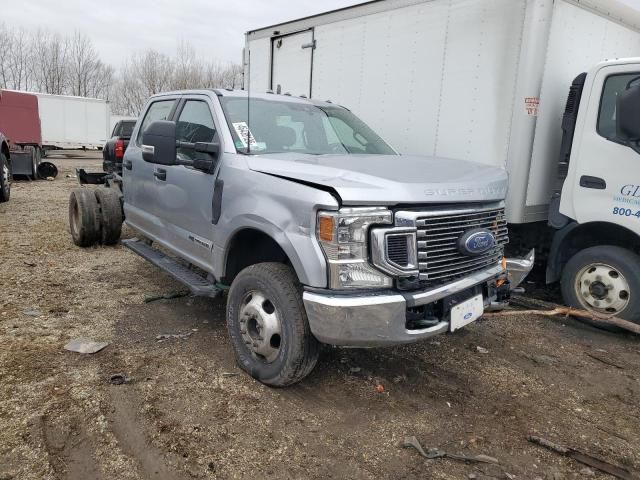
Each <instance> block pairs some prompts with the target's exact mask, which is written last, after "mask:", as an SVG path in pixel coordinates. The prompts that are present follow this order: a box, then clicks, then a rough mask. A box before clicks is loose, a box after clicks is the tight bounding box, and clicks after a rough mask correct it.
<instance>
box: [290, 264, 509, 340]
mask: <svg viewBox="0 0 640 480" xmlns="http://www.w3.org/2000/svg"><path fill="white" fill-rule="evenodd" d="M504 276H505V271H504V269H503V268H502V266H501V265H496V266H494V267H491V268H488V269H486V270H482V271H480V272H477V273H474V274H473V275H469V276H468V277H465V278H462V279H460V280H457V281H455V282H451V283H448V284H446V285H442V286H439V287H436V288H432V289H429V290H425V291H422V292H410V293H388V292H385V293H378V294H361V295H335V294H331V293H324V292H322V293H317V292H311V291H305V292H304V294H303V297H302V298H303V301H304V306H305V309H306V311H307V317H308V319H309V326H310V327H311V332H312V333H313V335H314V336H315V337H316V338H317V339H318V340H319V341H320V342H323V343H327V344H330V345H339V346H349V347H378V346H388V345H398V344H403V343H411V342H415V341H418V340H423V339H425V338H429V337H432V336H434V335H438V334H440V333H444V332H446V331H448V330H449V321H448V319H444V318H443V319H441V321H440V322H439V323H437V324H436V325H434V326H432V327H429V328H424V329H420V330H409V329H407V328H406V320H407V308H409V307H418V306H421V305H428V304H430V303H433V302H436V301H438V300H442V299H444V298H446V297H448V296H450V295H454V294H456V293H459V292H462V291H464V290H467V289H469V288H471V287H474V286H476V285H479V284H482V283H485V282H489V281H490V280H493V279H496V278H498V277H504ZM492 301H493V299H491V298H489V299H487V298H485V304H489V303H492Z"/></svg>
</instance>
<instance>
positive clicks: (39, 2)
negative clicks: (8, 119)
mask: <svg viewBox="0 0 640 480" xmlns="http://www.w3.org/2000/svg"><path fill="white" fill-rule="evenodd" d="M363 1H364V0H315V1H314V0H128V1H125V0H109V1H104V0H22V1H19V0H0V11H2V16H1V17H0V21H3V22H5V23H7V24H9V25H22V26H24V27H25V28H28V29H31V28H38V27H45V28H47V29H50V30H53V31H57V32H60V33H69V34H71V33H73V32H74V30H76V29H80V30H82V31H84V32H85V33H86V34H87V35H89V37H90V38H91V39H92V40H93V42H94V46H95V47H96V50H97V51H98V53H99V54H100V57H101V58H102V60H103V61H105V62H107V63H109V64H111V65H113V66H115V67H118V66H120V64H121V63H122V60H123V58H126V57H129V56H130V54H131V52H134V51H144V50H146V49H149V48H153V49H156V50H159V51H161V52H163V53H167V54H172V53H174V52H175V49H176V46H177V45H178V44H179V42H181V41H182V40H185V41H187V42H188V43H190V44H191V45H193V46H194V47H195V49H196V52H197V54H198V56H200V57H201V58H203V59H205V60H208V61H220V62H236V63H240V61H241V55H242V47H243V45H244V33H245V32H246V31H247V30H251V29H255V28H260V27H264V26H267V25H271V24H275V23H281V22H284V21H287V20H292V19H296V18H299V17H304V16H307V15H312V14H315V13H321V12H325V11H327V10H333V9H335V8H341V7H346V6H349V5H355V4H357V3H362V2H363ZM621 1H622V2H624V3H626V4H628V5H630V6H632V7H635V8H638V9H640V0H621Z"/></svg>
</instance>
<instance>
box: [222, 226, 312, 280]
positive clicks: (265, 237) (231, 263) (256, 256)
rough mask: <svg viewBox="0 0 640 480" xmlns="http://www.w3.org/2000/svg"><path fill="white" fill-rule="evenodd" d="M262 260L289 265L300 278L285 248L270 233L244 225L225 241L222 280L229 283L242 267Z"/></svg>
mask: <svg viewBox="0 0 640 480" xmlns="http://www.w3.org/2000/svg"><path fill="white" fill-rule="evenodd" d="M263 262H275V263H283V264H286V265H289V266H291V267H292V268H293V270H294V271H295V272H296V276H297V277H298V279H300V275H299V272H297V271H296V268H295V266H294V265H293V262H292V261H291V258H290V256H289V255H288V254H287V252H286V250H285V248H284V247H283V246H282V245H281V244H280V243H278V242H277V241H276V240H275V239H274V238H273V236H272V235H270V234H268V233H266V232H265V231H263V230H260V229H258V228H255V227H245V228H241V229H239V230H237V231H235V232H234V234H233V235H232V236H231V238H230V240H229V242H228V243H227V247H226V248H225V255H224V263H223V265H224V271H223V275H222V280H223V281H224V283H226V284H228V285H230V284H231V283H232V282H233V279H234V278H235V277H236V276H237V275H238V273H240V272H241V271H242V270H243V269H245V268H246V267H249V266H251V265H255V264H257V263H263Z"/></svg>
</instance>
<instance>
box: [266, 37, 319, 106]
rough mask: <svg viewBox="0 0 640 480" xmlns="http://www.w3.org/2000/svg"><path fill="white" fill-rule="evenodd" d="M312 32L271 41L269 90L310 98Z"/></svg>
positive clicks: (313, 43)
mask: <svg viewBox="0 0 640 480" xmlns="http://www.w3.org/2000/svg"><path fill="white" fill-rule="evenodd" d="M314 48H315V41H314V39H313V30H305V31H303V32H298V33H292V34H289V35H282V36H279V37H273V38H272V39H271V89H272V90H273V91H274V92H276V93H290V94H291V95H296V96H298V95H306V96H307V97H311V68H312V65H313V50H314Z"/></svg>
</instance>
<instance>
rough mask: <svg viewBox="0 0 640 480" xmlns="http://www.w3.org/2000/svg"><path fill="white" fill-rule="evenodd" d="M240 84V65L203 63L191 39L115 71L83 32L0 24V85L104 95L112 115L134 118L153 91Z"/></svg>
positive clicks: (137, 56)
mask: <svg viewBox="0 0 640 480" xmlns="http://www.w3.org/2000/svg"><path fill="white" fill-rule="evenodd" d="M241 86H242V66H241V65H239V64H234V63H219V62H215V61H204V60H202V59H201V58H199V57H198V56H197V55H196V52H195V50H194V48H193V47H192V46H191V45H190V44H188V43H187V42H180V43H179V44H178V45H177V49H176V53H175V55H171V56H170V55H166V54H164V53H161V52H158V51H156V50H153V49H149V50H146V51H144V52H133V53H131V55H130V56H129V58H128V59H126V60H125V61H124V62H123V64H122V65H121V66H120V68H119V69H117V70H116V68H114V67H113V66H112V65H108V64H106V63H105V62H103V61H102V60H101V59H100V58H99V55H98V53H97V52H96V50H95V47H94V45H93V42H92V41H91V39H90V38H89V37H88V36H87V35H86V34H84V33H83V32H81V31H76V32H75V33H73V34H71V35H61V34H59V33H54V32H51V31H48V30H43V29H36V30H26V29H24V28H22V27H11V26H7V25H5V24H2V23H0V88H4V89H11V90H24V91H31V92H41V93H51V94H55V95H77V96H81V97H93V98H103V99H105V100H108V101H109V102H110V103H111V112H112V113H114V114H118V115H133V116H135V115H137V114H138V113H139V111H140V109H141V108H142V106H143V104H144V102H145V101H146V99H147V98H148V97H149V96H150V95H153V94H155V93H159V92H162V91H167V90H178V89H186V88H240V87H241Z"/></svg>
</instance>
